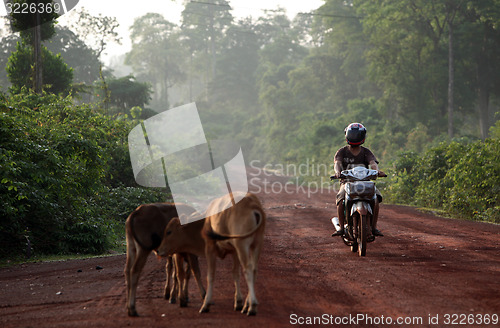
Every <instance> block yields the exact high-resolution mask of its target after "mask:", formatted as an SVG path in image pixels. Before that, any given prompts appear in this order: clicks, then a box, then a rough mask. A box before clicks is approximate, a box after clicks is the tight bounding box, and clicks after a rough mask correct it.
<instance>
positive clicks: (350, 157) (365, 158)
mask: <svg viewBox="0 0 500 328" xmlns="http://www.w3.org/2000/svg"><path fill="white" fill-rule="evenodd" d="M344 131H345V138H346V141H347V144H348V145H347V146H345V147H342V148H340V149H339V150H338V151H337V152H336V153H335V164H334V170H335V177H336V178H340V173H341V172H342V171H343V170H349V169H352V168H353V167H356V166H364V167H365V168H369V169H372V170H377V171H379V169H378V161H377V158H376V157H375V155H373V153H372V152H371V151H370V150H369V149H368V148H365V147H363V146H361V145H362V144H363V143H364V142H365V137H366V128H365V127H364V126H363V125H362V124H361V123H351V124H349V126H347V127H346V128H345V130H344ZM379 174H382V175H383V172H382V171H379ZM379 176H380V175H379ZM376 194H377V197H376V200H375V206H374V208H373V220H372V227H371V228H372V229H371V230H372V234H373V236H383V234H382V232H381V231H380V230H378V229H377V220H378V211H379V203H381V202H382V194H381V193H380V191H378V190H376ZM344 200H345V184H344V183H343V181H341V186H340V190H339V192H338V193H337V212H338V216H339V223H340V230H338V231H336V232H334V233H333V234H332V236H343V235H344V234H345V233H344V224H345V202H344Z"/></svg>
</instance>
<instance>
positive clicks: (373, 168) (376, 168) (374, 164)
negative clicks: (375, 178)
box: [369, 161, 378, 171]
mask: <svg viewBox="0 0 500 328" xmlns="http://www.w3.org/2000/svg"><path fill="white" fill-rule="evenodd" d="M369 166H370V169H372V170H377V171H378V164H377V162H375V161H370V163H369Z"/></svg>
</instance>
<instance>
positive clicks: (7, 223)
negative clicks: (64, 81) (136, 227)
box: [0, 93, 166, 257]
mask: <svg viewBox="0 0 500 328" xmlns="http://www.w3.org/2000/svg"><path fill="white" fill-rule="evenodd" d="M2 101H3V106H1V107H0V217H1V218H2V220H1V221H0V257H12V256H14V255H19V254H22V253H24V252H25V251H26V248H27V244H28V243H29V245H30V246H31V248H32V249H33V252H34V253H35V254H40V253H44V254H57V253H71V252H76V253H93V254H98V253H102V252H103V251H105V250H106V249H108V248H109V247H112V246H114V245H116V244H117V243H119V242H118V240H119V238H118V237H117V236H116V234H117V233H123V223H124V221H125V218H126V217H127V215H128V213H130V212H131V211H132V210H133V209H134V208H135V207H137V206H138V205H140V204H141V203H143V202H152V201H163V200H165V199H164V198H166V197H165V194H163V193H160V192H158V191H155V190H147V191H144V190H143V189H141V188H136V187H133V188H131V187H127V186H135V182H134V178H133V175H132V170H131V165H130V159H129V154H128V148H127V136H128V132H129V131H130V129H131V128H132V127H133V126H134V125H135V124H137V122H131V121H125V120H115V119H113V118H112V117H108V116H105V115H102V114H100V113H99V111H98V110H96V109H95V108H92V107H91V106H89V105H78V106H77V105H74V104H73V102H72V99H71V98H60V97H58V96H54V95H48V94H46V95H43V96H38V95H35V94H32V93H29V94H22V95H15V96H11V97H10V98H9V97H3V99H2ZM122 236H123V234H122Z"/></svg>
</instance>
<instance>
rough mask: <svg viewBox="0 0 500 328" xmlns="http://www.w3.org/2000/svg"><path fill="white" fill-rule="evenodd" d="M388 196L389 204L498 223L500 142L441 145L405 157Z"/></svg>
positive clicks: (396, 163)
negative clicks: (405, 205) (441, 211)
mask: <svg viewBox="0 0 500 328" xmlns="http://www.w3.org/2000/svg"><path fill="white" fill-rule="evenodd" d="M393 167H394V168H393V172H392V175H391V178H390V181H389V182H388V183H387V185H388V187H386V189H385V192H386V196H387V197H388V199H389V200H390V201H393V202H398V203H405V204H411V205H418V206H423V207H434V208H441V209H444V210H446V211H447V212H448V213H451V214H453V215H455V216H458V217H464V218H470V219H475V220H481V221H488V222H496V223H500V218H499V216H500V215H499V206H500V198H499V197H500V196H499V195H500V140H499V139H498V138H493V139H487V140H486V141H474V142H468V143H464V142H457V141H453V142H450V143H441V144H440V145H438V146H436V147H433V148H431V149H429V150H427V151H426V152H425V153H423V154H422V155H421V156H417V155H416V154H415V153H401V154H399V156H398V158H397V160H395V161H394V163H393Z"/></svg>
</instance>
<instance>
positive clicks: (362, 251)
mask: <svg viewBox="0 0 500 328" xmlns="http://www.w3.org/2000/svg"><path fill="white" fill-rule="evenodd" d="M360 219H361V220H359V227H358V244H359V245H358V247H357V248H358V254H359V256H366V245H367V239H368V217H367V216H366V215H361V218H360ZM353 252H355V251H353Z"/></svg>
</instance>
